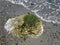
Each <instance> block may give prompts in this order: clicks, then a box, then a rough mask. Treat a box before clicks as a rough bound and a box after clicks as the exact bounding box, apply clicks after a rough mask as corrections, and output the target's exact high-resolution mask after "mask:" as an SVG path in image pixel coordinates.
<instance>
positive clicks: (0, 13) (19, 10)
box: [0, 1, 60, 45]
mask: <svg viewBox="0 0 60 45" xmlns="http://www.w3.org/2000/svg"><path fill="white" fill-rule="evenodd" d="M27 12H30V11H28V10H27V9H26V8H24V7H23V6H21V5H14V4H11V3H10V2H5V1H0V45H21V40H22V39H19V38H17V37H12V35H11V34H9V35H8V32H7V31H6V30H5V29H4V24H5V23H6V21H7V20H8V19H9V18H12V17H15V16H18V15H22V14H26V13H27ZM43 26H44V32H43V34H42V35H41V36H39V37H38V38H34V39H32V38H28V39H26V41H25V44H24V45H60V24H53V23H47V22H44V21H43Z"/></svg>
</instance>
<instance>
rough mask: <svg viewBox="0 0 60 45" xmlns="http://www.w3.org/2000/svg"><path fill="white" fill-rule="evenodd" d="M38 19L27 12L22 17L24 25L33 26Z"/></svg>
mask: <svg viewBox="0 0 60 45" xmlns="http://www.w3.org/2000/svg"><path fill="white" fill-rule="evenodd" d="M38 21H39V19H38V17H37V16H36V15H34V14H27V15H26V16H25V17H24V24H23V25H24V26H30V27H32V26H35V24H36V23H37V22H38Z"/></svg>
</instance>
